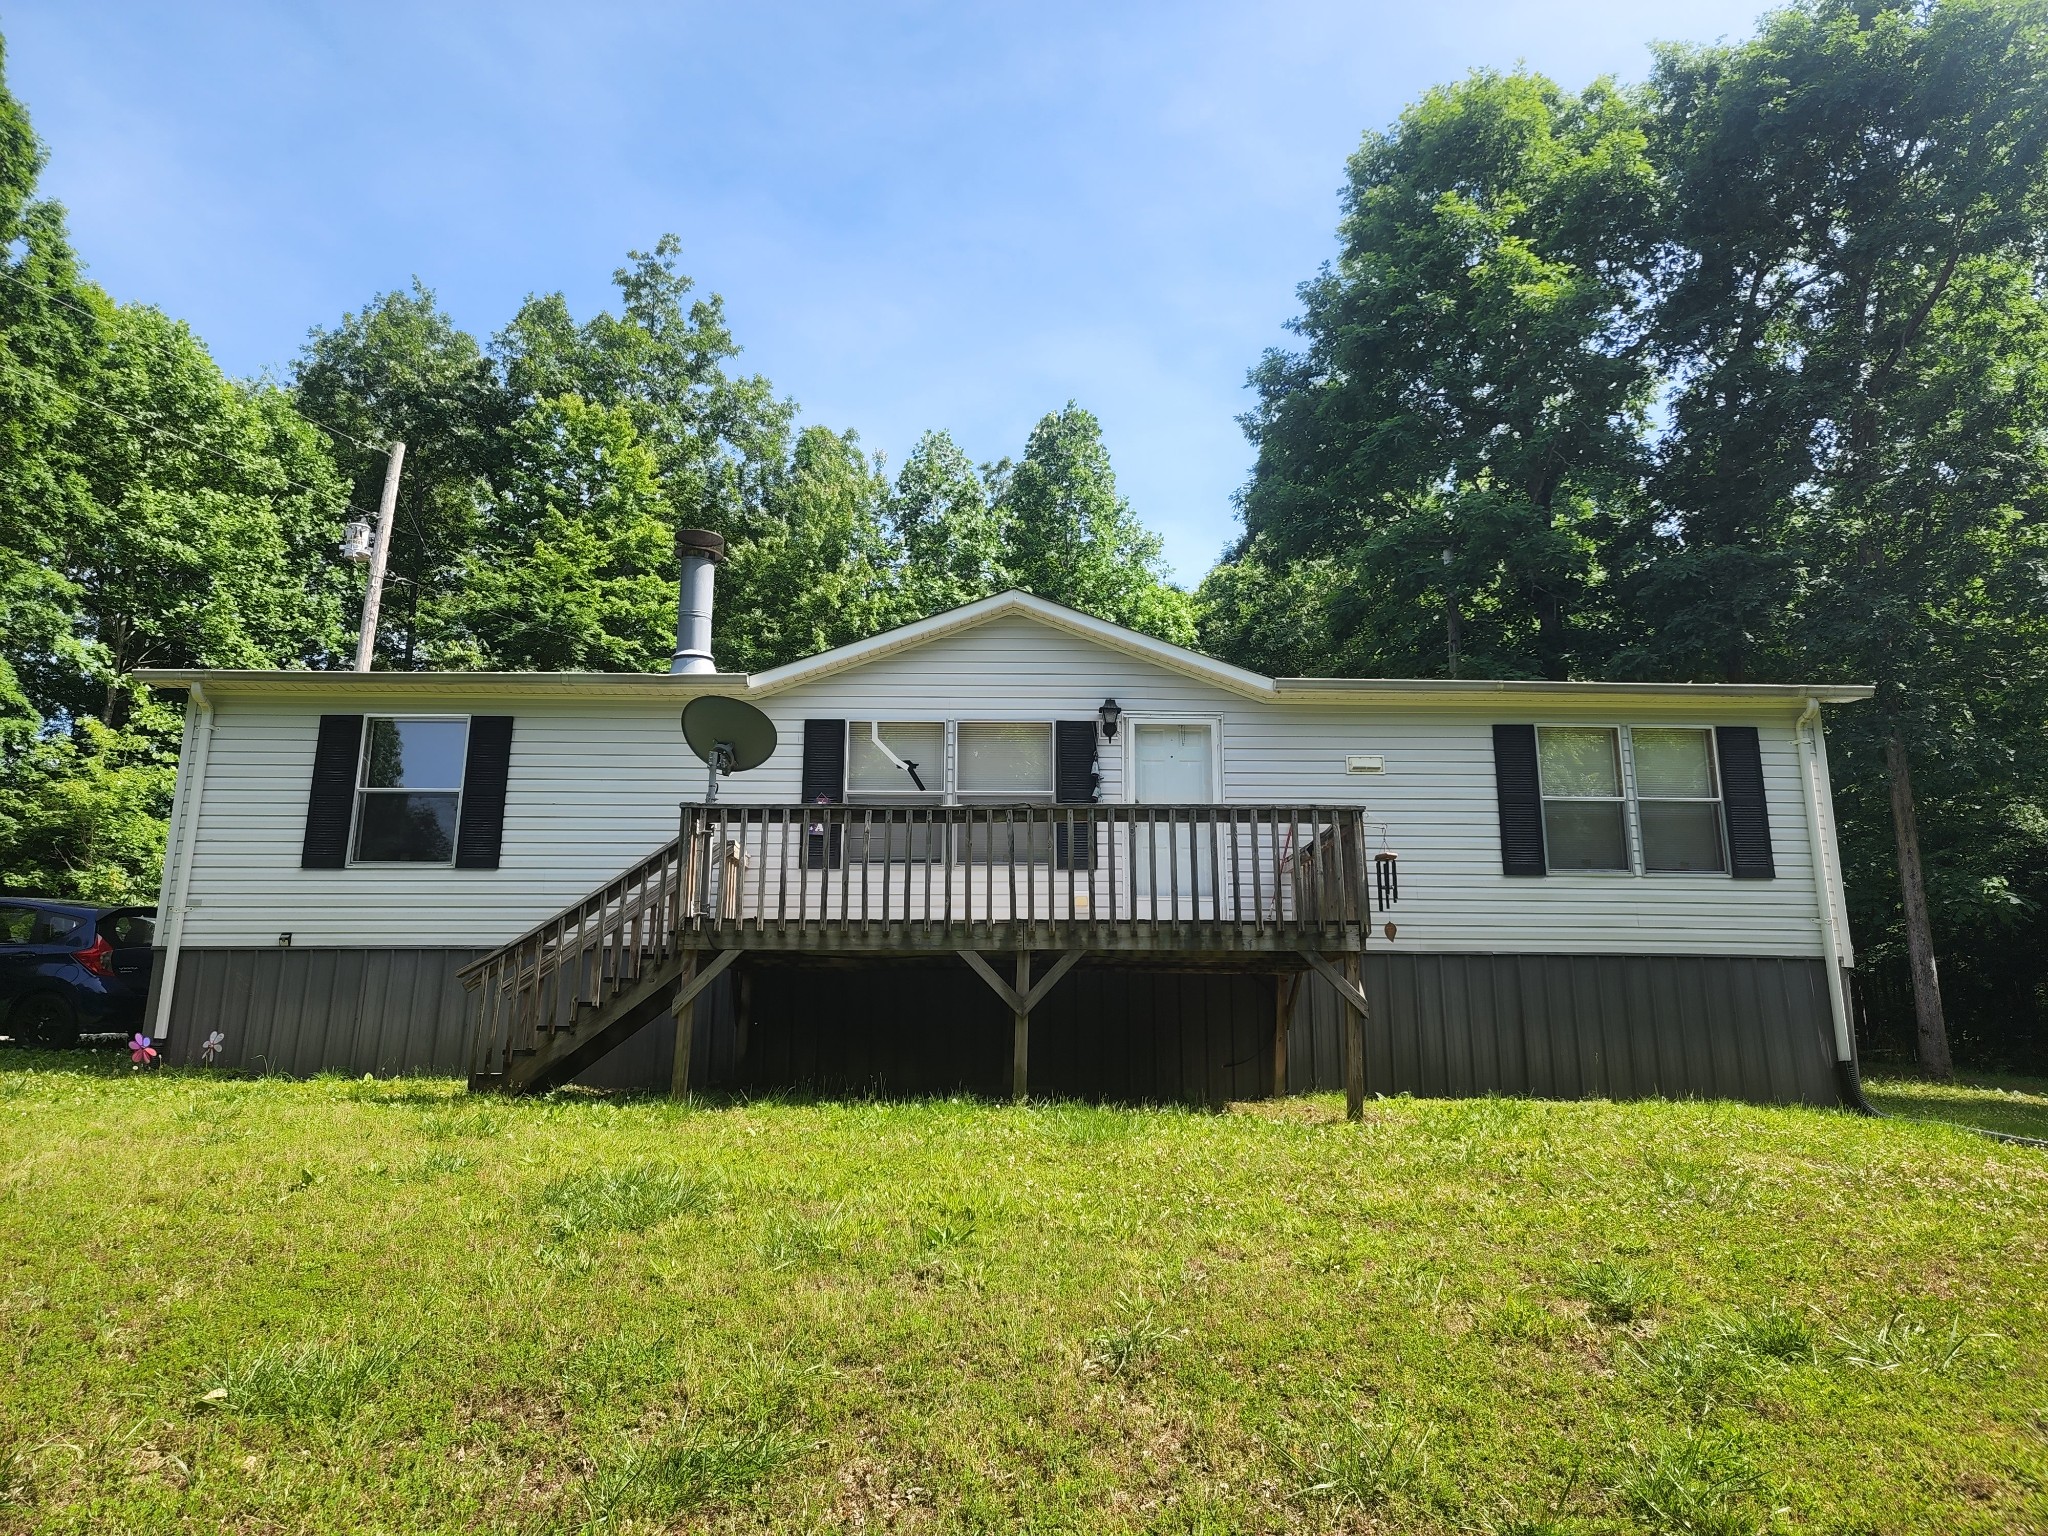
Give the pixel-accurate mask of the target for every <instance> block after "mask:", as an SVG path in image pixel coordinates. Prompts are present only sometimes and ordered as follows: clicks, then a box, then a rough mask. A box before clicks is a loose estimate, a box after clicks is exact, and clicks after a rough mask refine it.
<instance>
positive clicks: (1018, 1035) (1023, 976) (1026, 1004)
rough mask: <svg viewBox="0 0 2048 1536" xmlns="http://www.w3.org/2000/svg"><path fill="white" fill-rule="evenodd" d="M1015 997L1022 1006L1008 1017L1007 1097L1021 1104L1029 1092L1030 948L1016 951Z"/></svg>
mask: <svg viewBox="0 0 2048 1536" xmlns="http://www.w3.org/2000/svg"><path fill="white" fill-rule="evenodd" d="M1017 996H1018V997H1019V998H1021V999H1023V1006H1022V1007H1020V1008H1019V1009H1018V1010H1017V1011H1016V1012H1015V1013H1013V1014H1011V1015H1010V1017H1011V1018H1012V1019H1013V1020H1014V1021H1015V1033H1014V1034H1013V1035H1012V1036H1011V1039H1010V1099H1011V1102H1013V1103H1017V1104H1022V1103H1023V1102H1024V1095H1025V1094H1026V1093H1028V1092H1029V1091H1030V1067H1031V951H1030V950H1028V949H1020V950H1018V951H1017Z"/></svg>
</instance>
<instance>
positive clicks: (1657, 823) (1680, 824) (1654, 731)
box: [1629, 726, 1727, 870]
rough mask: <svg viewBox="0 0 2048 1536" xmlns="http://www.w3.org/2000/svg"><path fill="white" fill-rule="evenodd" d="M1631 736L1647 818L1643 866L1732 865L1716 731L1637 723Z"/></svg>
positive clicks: (1644, 817) (1640, 808)
mask: <svg viewBox="0 0 2048 1536" xmlns="http://www.w3.org/2000/svg"><path fill="white" fill-rule="evenodd" d="M1629 741H1630V744H1631V746H1632V747H1633V748H1634V756H1635V769H1636V805H1637V810H1638V812H1639V814H1640V815H1641V817H1642V827H1643V868H1645V869H1664V870H1672V869H1711V870H1718V869H1724V868H1726V867H1727V860H1726V858H1725V857H1724V855H1723V853H1722V840H1721V792H1720V786H1719V784H1718V783H1716V781H1715V776H1714V734H1713V732H1712V731H1707V730H1682V729H1670V728H1666V727H1661V726H1660V727H1655V728H1652V727H1646V726H1637V727H1636V728H1634V729H1633V730H1631V731H1630V732H1629Z"/></svg>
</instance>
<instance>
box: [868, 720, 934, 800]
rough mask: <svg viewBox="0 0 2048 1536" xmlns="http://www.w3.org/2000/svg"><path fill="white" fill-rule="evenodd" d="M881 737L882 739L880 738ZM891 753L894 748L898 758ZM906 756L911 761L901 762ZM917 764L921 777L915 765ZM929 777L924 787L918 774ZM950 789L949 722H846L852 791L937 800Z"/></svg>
mask: <svg viewBox="0 0 2048 1536" xmlns="http://www.w3.org/2000/svg"><path fill="white" fill-rule="evenodd" d="M877 737H880V738H881V740H880V744H879V745H878V744H877V742H876V738H877ZM891 754H894V757H893V758H892V756H891ZM898 761H901V762H903V763H906V764H908V765H909V767H907V768H906V767H898V766H897V762H898ZM911 768H914V769H916V770H917V779H913V778H912V777H911V776H910V769H911ZM918 779H922V780H923V781H924V787H923V788H922V789H920V788H919V787H918V783H917V780H918ZM945 792H946V727H945V723H944V722H943V721H936V720H915V721H890V720H884V721H879V722H877V721H870V720H849V721H847V723H846V797H847V799H849V800H852V801H861V800H865V799H868V798H870V797H874V798H878V799H888V800H902V799H909V800H920V801H922V800H937V799H939V798H940V797H941V796H943V795H944V794H945Z"/></svg>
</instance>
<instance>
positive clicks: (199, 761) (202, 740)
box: [149, 681, 213, 1040]
mask: <svg viewBox="0 0 2048 1536" xmlns="http://www.w3.org/2000/svg"><path fill="white" fill-rule="evenodd" d="M187 703H188V705H189V709H190V713H189V715H188V720H189V721H190V729H189V731H188V740H187V750H186V752H185V754H184V760H183V761H182V762H181V763H180V764H179V767H180V770H181V773H182V776H183V779H184V782H183V783H182V784H181V785H180V786H179V788H180V789H181V790H182V791H183V793H182V794H181V795H180V796H179V797H178V798H179V804H178V807H177V809H178V826H177V846H176V847H174V848H173V849H172V850H171V863H170V864H169V865H167V866H166V867H165V870H164V891H163V898H164V901H165V902H166V903H167V904H168V906H169V907H170V922H169V924H168V925H167V926H166V928H165V930H164V965H163V976H162V977H161V979H159V981H158V982H157V992H156V1015H155V1017H154V1018H152V1019H151V1020H150V1025H149V1032H150V1034H151V1035H152V1036H154V1037H155V1038H156V1039H158V1040H162V1039H164V1038H166V1037H167V1036H168V1035H169V1034H170V1027H171V997H172V994H173V993H174V992H175V991H176V990H177V985H178V952H179V951H180V950H181V949H182V948H183V947H184V943H185V908H186V907H187V906H188V905H189V904H190V899H191V892H192V853H193V848H194V845H195V844H196V843H197V842H198V840H199V802H200V801H201V800H202V799H203V798H204V797H205V794H206V756H207V750H208V748H210V747H211V746H212V745H213V701H212V700H211V699H209V698H207V696H206V687H205V685H204V684H203V683H200V682H198V681H194V682H193V684H192V688H191V692H190V693H189V694H188V695H187ZM174 880H175V883H176V888H175V889H173V888H172V887H173V881H174ZM159 915H162V914H161V913H160V914H159Z"/></svg>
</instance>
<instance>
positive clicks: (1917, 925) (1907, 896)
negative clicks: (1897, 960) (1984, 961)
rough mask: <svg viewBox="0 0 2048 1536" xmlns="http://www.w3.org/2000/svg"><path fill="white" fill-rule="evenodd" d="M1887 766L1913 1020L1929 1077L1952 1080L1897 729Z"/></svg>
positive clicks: (1888, 742)
mask: <svg viewBox="0 0 2048 1536" xmlns="http://www.w3.org/2000/svg"><path fill="white" fill-rule="evenodd" d="M1884 762H1885V768H1886V769H1887V770H1888V772H1889V774H1890V776H1891V789H1892V832H1893V834H1894V836H1895V837H1896V838H1897V840H1898V848H1899V894H1900V896H1901V898H1902V899H1903V903H1904V906H1905V912H1906V957H1907V961H1908V964H1909V965H1910V967H1911V969H1912V972H1913V1018H1914V1022H1915V1025H1916V1026H1917V1028H1916V1033H1917V1035H1918V1039H1919V1049H1920V1074H1921V1076H1923V1077H1932V1078H1942V1079H1946V1078H1950V1077H1953V1076H1954V1075H1955V1064H1954V1062H1952V1061H1951V1060H1950V1059H1949V1053H1948V1022H1947V1020H1946V1019H1944V1018H1943V1017H1942V1012H1941V975H1940V972H1939V971H1937V970H1936V968H1935V964H1934V929H1933V925H1932V924H1931V923H1930V922H1929V921H1928V918H1927V889H1926V887H1925V886H1924V885H1923V884H1922V883H1921V878H1920V822H1919V818H1918V817H1917V816H1916V815H1915V813H1914V810H1913V770H1912V767H1911V766H1910V764H1908V762H1907V760H1906V743H1905V741H1904V740H1903V739H1902V738H1901V737H1900V736H1899V734H1898V733H1897V732H1896V731H1894V732H1893V733H1892V734H1891V735H1890V736H1887V737H1886V738H1885V743H1884Z"/></svg>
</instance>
